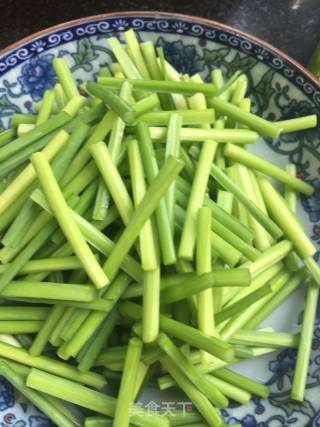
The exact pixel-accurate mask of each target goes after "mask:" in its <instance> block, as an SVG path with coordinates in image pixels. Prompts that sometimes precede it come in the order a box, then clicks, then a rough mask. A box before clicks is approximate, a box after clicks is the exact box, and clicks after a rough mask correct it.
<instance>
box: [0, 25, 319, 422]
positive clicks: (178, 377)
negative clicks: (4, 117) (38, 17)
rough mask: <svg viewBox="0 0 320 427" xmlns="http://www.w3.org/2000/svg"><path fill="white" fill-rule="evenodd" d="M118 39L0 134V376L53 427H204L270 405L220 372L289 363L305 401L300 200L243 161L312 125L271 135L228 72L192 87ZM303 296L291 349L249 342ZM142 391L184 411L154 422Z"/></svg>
mask: <svg viewBox="0 0 320 427" xmlns="http://www.w3.org/2000/svg"><path fill="white" fill-rule="evenodd" d="M124 37H125V41H126V44H122V43H121V42H120V41H119V40H118V39H117V38H115V37H111V38H109V39H108V40H107V42H108V44H109V47H110V49H111V50H112V52H113V54H114V57H115V58H116V62H114V63H112V64H111V65H110V66H109V67H102V68H100V70H99V75H98V77H97V80H96V81H95V82H86V83H84V84H82V85H80V87H77V85H76V83H75V81H74V79H73V77H72V74H71V72H70V69H69V67H68V64H67V61H66V60H65V59H64V58H63V57H59V58H56V59H54V61H53V67H54V69H55V72H56V74H57V84H56V85H55V86H54V87H53V88H52V89H50V90H47V91H46V92H45V93H44V96H43V99H42V100H41V101H40V102H39V103H38V104H37V105H36V110H37V114H32V115H31V114H14V115H13V116H12V119H11V128H10V129H8V130H5V131H4V132H2V133H1V134H0V178H1V182H0V186H1V193H0V230H1V243H2V246H1V249H0V260H1V265H0V293H1V301H2V302H1V306H0V334H1V335H0V359H1V360H0V374H1V375H3V376H4V377H5V378H6V379H7V380H8V381H9V382H10V383H11V384H12V385H13V386H14V387H15V388H16V389H17V390H18V391H19V392H20V393H21V394H22V395H23V396H25V398H26V399H27V400H28V401H31V402H32V403H33V404H34V405H36V406H37V407H38V408H39V409H40V410H41V411H43V413H44V414H46V415H47V416H48V417H49V418H50V419H51V420H52V421H53V422H54V423H55V424H56V425H58V426H61V427H72V426H79V425H83V424H84V425H85V426H87V427H96V426H101V427H103V426H109V425H110V426H111V425H112V426H115V427H128V426H129V424H130V426H140V427H167V426H184V427H186V426H189V427H192V426H193V427H205V426H211V427H217V426H223V425H226V424H225V421H224V420H223V418H222V416H221V413H220V410H221V409H222V408H227V407H228V405H229V401H230V400H232V401H236V402H238V403H240V404H247V403H248V402H249V401H250V400H251V398H252V397H254V396H258V397H261V398H267V397H268V394H269V390H268V388H267V387H266V386H265V385H263V384H260V383H258V382H256V381H255V380H254V379H252V378H247V377H246V376H244V375H241V374H239V373H236V372H235V371H233V370H232V365H233V364H236V363H238V362H241V360H250V359H255V358H258V357H259V356H262V355H265V354H268V353H272V352H276V351H279V349H283V348H296V349H297V360H296V366H295V372H294V380H293V386H292V391H291V397H292V399H295V400H298V401H303V400H304V395H305V388H306V380H307V374H308V364H309V359H310V352H311V347H312V338H313V332H314V322H315V318H316V310H317V303H318V296H319V285H320V270H319V267H318V265H317V263H316V262H315V261H314V258H313V256H314V254H315V252H316V249H315V247H314V246H313V244H312V242H311V241H310V240H309V238H308V237H307V235H306V234H305V231H304V227H303V224H302V223H301V221H300V220H299V218H298V217H297V216H296V209H297V198H298V196H299V193H302V194H304V195H306V196H310V195H312V193H313V191H314V189H313V188H312V186H311V185H310V184H308V183H306V182H303V181H302V180H300V179H298V178H297V177H296V168H295V165H294V164H288V165H287V167H286V168H285V169H282V168H279V167H277V166H275V165H274V164H272V163H270V162H269V161H268V160H266V159H263V158H261V157H259V156H257V155H255V154H253V153H252V152H250V144H255V143H256V144H264V141H263V140H262V139H259V140H258V138H259V137H269V138H274V139H276V138H279V136H280V135H281V134H284V133H286V132H293V131H295V132H296V131H299V130H303V129H307V128H311V127H314V126H316V121H317V120H316V116H314V115H312V116H306V117H300V118H294V119H291V120H285V121H281V122H280V121H278V122H270V121H267V120H265V119H264V118H262V117H259V116H257V115H255V114H253V113H252V112H251V105H250V99H249V98H248V97H246V91H247V78H246V76H245V75H243V74H242V73H240V72H237V73H235V74H234V75H233V76H231V78H229V79H225V77H224V76H223V75H222V73H221V71H220V70H219V69H213V70H212V74H211V77H212V79H211V81H210V82H203V81H202V79H201V77H200V76H199V75H194V76H189V75H181V74H179V73H178V72H177V71H176V70H175V69H174V68H173V67H172V66H171V65H170V64H169V63H168V62H167V61H166V59H165V56H164V52H163V50H162V49H161V48H158V49H155V47H154V46H153V44H152V43H151V42H150V41H147V42H143V43H140V42H139V41H138V39H137V36H136V35H135V33H134V32H133V31H132V30H129V31H127V32H126V33H125V34H124ZM301 286H303V287H304V288H305V291H306V299H305V304H304V315H303V322H302V327H301V332H300V334H293V333H289V332H288V333H284V332H279V331H275V330H274V329H273V328H263V329H261V328H259V325H260V324H261V323H262V322H263V321H264V320H265V319H267V318H268V316H269V315H270V314H271V313H272V312H273V311H274V310H275V309H276V308H277V307H279V306H280V305H281V304H282V303H283V302H284V301H285V300H286V299H287V298H288V297H289V296H290V295H291V294H292V293H293V292H294V291H295V290H296V289H297V288H298V287H301ZM301 310H303V304H302V302H301ZM107 382H110V383H116V384H118V385H119V387H118V389H117V390H118V391H117V394H116V396H111V395H110V394H109V395H108V394H106V393H104V392H103V390H102V388H103V387H104V386H105V384H106V383H107ZM150 386H152V387H155V386H157V387H159V388H160V389H161V390H165V389H169V388H172V387H178V388H179V389H180V390H182V392H183V393H184V394H185V395H186V399H187V401H190V402H192V411H183V410H179V409H177V408H176V409H175V410H174V411H166V412H165V413H163V412H161V411H156V412H153V413H152V414H150V411H148V410H147V409H146V408H143V407H141V405H139V404H138V403H139V396H140V395H141V393H142V392H143V391H144V390H145V388H146V387H150ZM65 402H69V403H72V404H74V405H77V406H78V407H79V409H80V410H81V412H82V416H80V417H79V416H78V413H77V414H76V413H75V412H74V411H73V410H72V409H70V407H69V406H68V405H65Z"/></svg>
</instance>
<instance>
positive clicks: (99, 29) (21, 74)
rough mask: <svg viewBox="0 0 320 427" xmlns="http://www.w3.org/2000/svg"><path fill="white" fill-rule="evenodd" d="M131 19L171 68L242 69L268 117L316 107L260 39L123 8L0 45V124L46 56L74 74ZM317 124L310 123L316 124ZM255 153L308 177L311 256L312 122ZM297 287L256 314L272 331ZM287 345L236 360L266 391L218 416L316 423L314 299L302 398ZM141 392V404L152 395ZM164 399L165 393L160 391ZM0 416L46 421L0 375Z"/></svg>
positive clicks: (255, 425) (46, 75)
mask: <svg viewBox="0 0 320 427" xmlns="http://www.w3.org/2000/svg"><path fill="white" fill-rule="evenodd" d="M129 28H133V29H135V30H136V31H137V33H138V34H139V36H140V38H141V40H152V41H153V42H154V43H155V44H156V45H157V46H162V47H163V48H164V52H165V55H166V58H167V59H168V61H169V62H170V63H171V64H172V65H173V66H174V67H175V68H176V69H177V70H178V71H180V72H182V73H188V74H194V73H201V74H202V76H203V77H204V78H207V77H208V76H209V75H210V72H211V70H212V69H213V68H214V67H220V68H221V69H222V70H223V72H224V73H225V75H226V76H227V77H228V76H231V75H232V73H233V72H234V71H236V70H239V69H240V70H242V71H243V72H245V73H246V75H247V76H248V78H249V83H250V85H249V92H250V97H251V98H252V101H253V105H254V110H255V111H256V112H257V113H258V114H260V115H262V116H264V117H266V118H268V119H271V120H283V119H287V118H293V117H296V116H301V115H307V114H313V113H316V114H318V113H319V106H320V85H319V83H318V82H317V81H316V80H315V79H314V78H313V77H312V76H311V75H310V74H309V73H308V72H307V71H306V70H304V69H303V67H301V66H300V65H299V64H297V63H295V62H294V61H293V60H291V59H290V58H288V57H287V56H286V55H284V54H283V53H281V52H279V51H278V50H276V49H274V48H273V47H271V46H269V45H268V44H266V43H264V42H262V41H260V40H258V39H256V38H254V37H251V36H249V35H246V34H243V33H241V32H239V31H237V30H234V29H232V28H229V27H226V26H224V25H221V24H218V23H215V22H211V21H207V20H202V19H199V18H193V17H187V16H183V15H171V14H162V13H153V14H152V13H144V12H141V13H138V12H137V13H127V14H123V13H122V14H111V15H100V16H97V17H91V18H86V19H81V20H78V21H73V22H70V23H66V24H62V25H59V26H57V27H54V28H51V29H48V30H45V31H43V32H41V33H38V34H35V35H33V36H31V37H29V38H27V39H24V40H22V41H21V42H19V43H17V44H15V45H14V46H11V47H9V48H8V49H6V50H5V51H4V52H3V53H2V54H1V55H0V129H1V128H5V127H7V126H8V122H9V117H10V116H11V115H12V114H13V113H18V112H32V111H33V106H34V103H35V102H37V101H39V100H40V99H41V98H42V96H43V93H44V91H45V90H46V89H48V88H50V87H52V86H53V85H54V83H55V82H56V77H55V74H54V71H53V68H52V65H51V62H52V59H53V58H54V57H56V56H64V57H66V59H67V61H68V63H69V65H70V67H71V70H72V72H73V74H74V76H75V78H76V80H77V82H78V83H81V82H82V81H85V80H88V79H92V78H93V77H95V75H96V73H97V71H98V69H99V67H100V66H103V65H104V64H108V63H110V62H112V61H113V55H112V52H111V51H110V49H109V48H108V45H107V40H106V39H107V38H108V37H110V36H111V35H116V36H118V37H120V38H122V37H123V32H124V31H126V30H128V29H129ZM319 126H320V125H319ZM255 151H257V152H259V153H260V154H261V155H262V156H264V157H265V158H268V159H269V160H271V161H272V162H274V163H275V164H277V165H280V166H284V165H285V164H286V163H287V162H288V161H290V162H294V163H295V164H296V165H297V169H298V174H299V176H300V177H301V178H303V179H304V180H306V181H307V182H309V183H311V184H312V185H314V187H315V189H316V191H315V193H314V195H313V196H312V197H310V198H302V200H301V206H300V216H301V218H302V219H303V222H304V224H305V226H306V230H307V231H308V233H309V235H310V237H311V238H312V240H313V241H314V243H315V244H316V245H317V246H318V248H319V251H318V252H317V259H319V258H320V179H319V172H320V138H319V127H318V128H316V129H312V130H308V131H305V132H299V133H290V134H287V135H284V136H283V137H281V139H280V140H278V141H271V140H266V141H265V142H263V141H261V142H260V143H259V146H257V147H255ZM303 302H304V289H300V290H298V291H297V292H296V293H295V294H294V295H292V296H291V297H290V298H289V300H287V301H286V302H285V304H283V305H282V306H281V307H279V309H278V310H276V312H275V313H273V315H272V316H271V317H270V318H269V319H268V320H267V321H265V322H264V323H263V325H264V326H273V327H274V328H275V329H276V330H278V331H288V332H293V331H297V330H299V323H300V321H301V312H302V310H303ZM295 358H296V352H295V351H294V350H285V351H281V352H279V353H273V354H272V355H269V356H267V357H263V358H260V359H259V360H256V361H254V362H252V361H250V364H249V363H242V364H241V365H239V367H237V369H239V370H240V371H241V372H244V373H247V374H248V376H251V377H253V378H255V379H257V380H258V381H262V382H265V383H267V384H268V385H269V386H270V390H271V394H270V397H269V399H268V400H262V399H260V398H255V399H254V400H253V401H252V402H251V403H250V404H249V405H247V406H242V407H237V406H236V405H234V407H232V408H231V409H228V410H226V411H223V415H224V416H225V418H226V420H227V421H229V422H230V423H231V424H232V423H241V424H242V425H243V426H245V427H280V426H281V427H285V426H294V427H303V426H308V427H317V426H320V306H319V309H318V316H317V322H316V327H315V335H314V341H313V351H312V358H311V363H310V370H309V376H308V390H307V393H306V400H305V402H304V403H302V404H300V403H297V402H294V401H292V400H290V392H289V390H290V387H291V383H292V377H293V368H294V366H295ZM151 397H152V399H159V397H155V398H154V394H152V396H151V395H150V394H148V395H144V396H143V399H142V402H140V403H141V404H142V405H145V406H146V405H148V404H151V403H153V404H155V405H157V404H158V403H159V402H160V401H159V402H158V403H157V402H153V401H152V402H151ZM169 399H170V402H169V403H170V404H171V407H172V405H174V402H175V397H174V395H172V394H170V397H167V398H166V400H167V402H164V400H162V403H160V404H161V405H162V406H163V404H164V403H166V406H167V407H168V406H169V407H170V405H168V400H169ZM0 424H1V426H2V427H9V426H10V427H24V426H30V427H40V426H41V427H46V426H48V425H50V424H51V423H50V422H49V421H47V419H46V418H45V417H44V416H43V415H41V414H40V413H39V412H38V411H37V410H36V409H35V408H33V407H32V406H30V405H25V404H21V403H19V399H17V397H15V394H14V390H13V388H12V387H11V386H10V385H9V384H8V383H7V382H6V381H4V380H1V381H0Z"/></svg>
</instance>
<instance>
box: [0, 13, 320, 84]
mask: <svg viewBox="0 0 320 427" xmlns="http://www.w3.org/2000/svg"><path fill="white" fill-rule="evenodd" d="M138 16H140V17H152V16H154V17H155V18H161V17H163V18H165V19H171V20H172V19H177V20H183V19H185V20H189V21H191V22H194V23H196V24H201V25H210V26H212V27H216V28H218V29H220V30H224V31H227V32H229V33H233V34H235V35H237V36H240V37H243V38H246V39H248V40H251V41H253V42H255V43H257V44H259V45H261V46H262V47H264V48H266V49H268V50H269V51H271V52H272V53H274V54H275V55H277V56H280V57H282V58H283V59H284V60H285V61H287V62H288V63H290V64H291V65H292V66H294V67H296V68H297V69H298V70H299V71H300V72H301V73H303V74H305V75H306V76H307V77H308V78H309V79H311V80H312V82H313V83H314V84H315V85H316V86H317V87H318V88H319V89H320V80H318V79H317V78H316V77H315V76H314V75H313V74H312V73H311V72H310V71H309V70H308V69H307V68H306V67H304V66H303V65H302V64H301V63H300V62H298V61H297V60H295V59H294V58H292V57H291V56H290V55H288V54H287V53H285V52H283V51H282V50H281V49H279V48H277V47H275V46H273V45H272V44H270V43H269V42H267V41H265V40H263V39H261V38H260V37H258V36H255V35H252V34H250V33H248V32H246V31H242V30H239V29H237V28H235V27H232V26H230V25H227V24H223V23H222V22H219V21H216V20H214V19H207V18H203V17H200V16H196V15H188V14H183V13H175V12H174V13H169V12H161V11H138V10H134V11H124V12H121V11H120V12H110V13H101V14H97V15H90V16H85V17H82V18H77V19H73V20H69V21H65V22H62V23H60V24H56V25H52V26H50V27H47V28H44V29H43V30H40V31H36V32H34V33H32V34H30V35H28V36H26V37H23V38H21V39H19V40H17V41H16V42H14V43H11V44H10V45H9V46H7V47H5V48H3V49H1V50H0V58H1V57H4V56H5V55H8V54H9V53H10V52H12V51H14V50H16V49H19V48H21V47H23V46H24V45H25V44H27V43H29V42H31V41H32V40H35V39H37V38H40V37H43V36H45V35H47V34H50V33H52V32H55V31H59V30H63V29H66V28H70V27H73V26H76V25H81V24H85V23H87V22H91V21H97V20H103V19H111V18H115V17H119V18H122V17H138Z"/></svg>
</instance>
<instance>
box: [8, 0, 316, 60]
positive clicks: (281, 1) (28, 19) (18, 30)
mask: <svg viewBox="0 0 320 427" xmlns="http://www.w3.org/2000/svg"><path fill="white" fill-rule="evenodd" d="M0 5H1V6H2V7H1V13H0V49H1V48H4V47H6V46H8V45H9V44H11V43H14V42H15V41H17V40H19V39H20V38H22V37H24V36H27V35H30V34H32V33H34V32H36V31H39V30H42V29H45V28H47V27H49V26H51V25H55V24H59V23H61V22H65V21H68V20H71V19H76V18H80V17H84V16H89V15H96V14H99V13H107V12H117V11H119V12H120V11H130V10H131V11H132V10H159V11H165V12H179V13H185V14H189V15H197V16H202V17H204V18H208V19H214V20H216V21H220V22H223V23H225V24H228V25H231V26H234V27H236V28H238V29H240V30H243V31H246V32H249V33H251V34H254V35H256V36H258V37H260V38H262V39H264V40H266V41H268V42H269V43H271V44H273V45H274V46H276V47H278V48H279V49H281V50H283V51H284V52H286V53H288V54H289V55H291V56H292V57H294V58H295V59H297V60H298V61H300V62H301V63H303V64H306V63H307V62H308V60H309V58H310V56H311V54H312V51H313V49H314V47H315V45H316V43H317V41H318V40H319V39H320V1H319V0H201V1H199V0H171V1H170V0H157V1H155V0H142V1H140V2H139V1H133V0H117V1H110V0H0Z"/></svg>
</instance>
